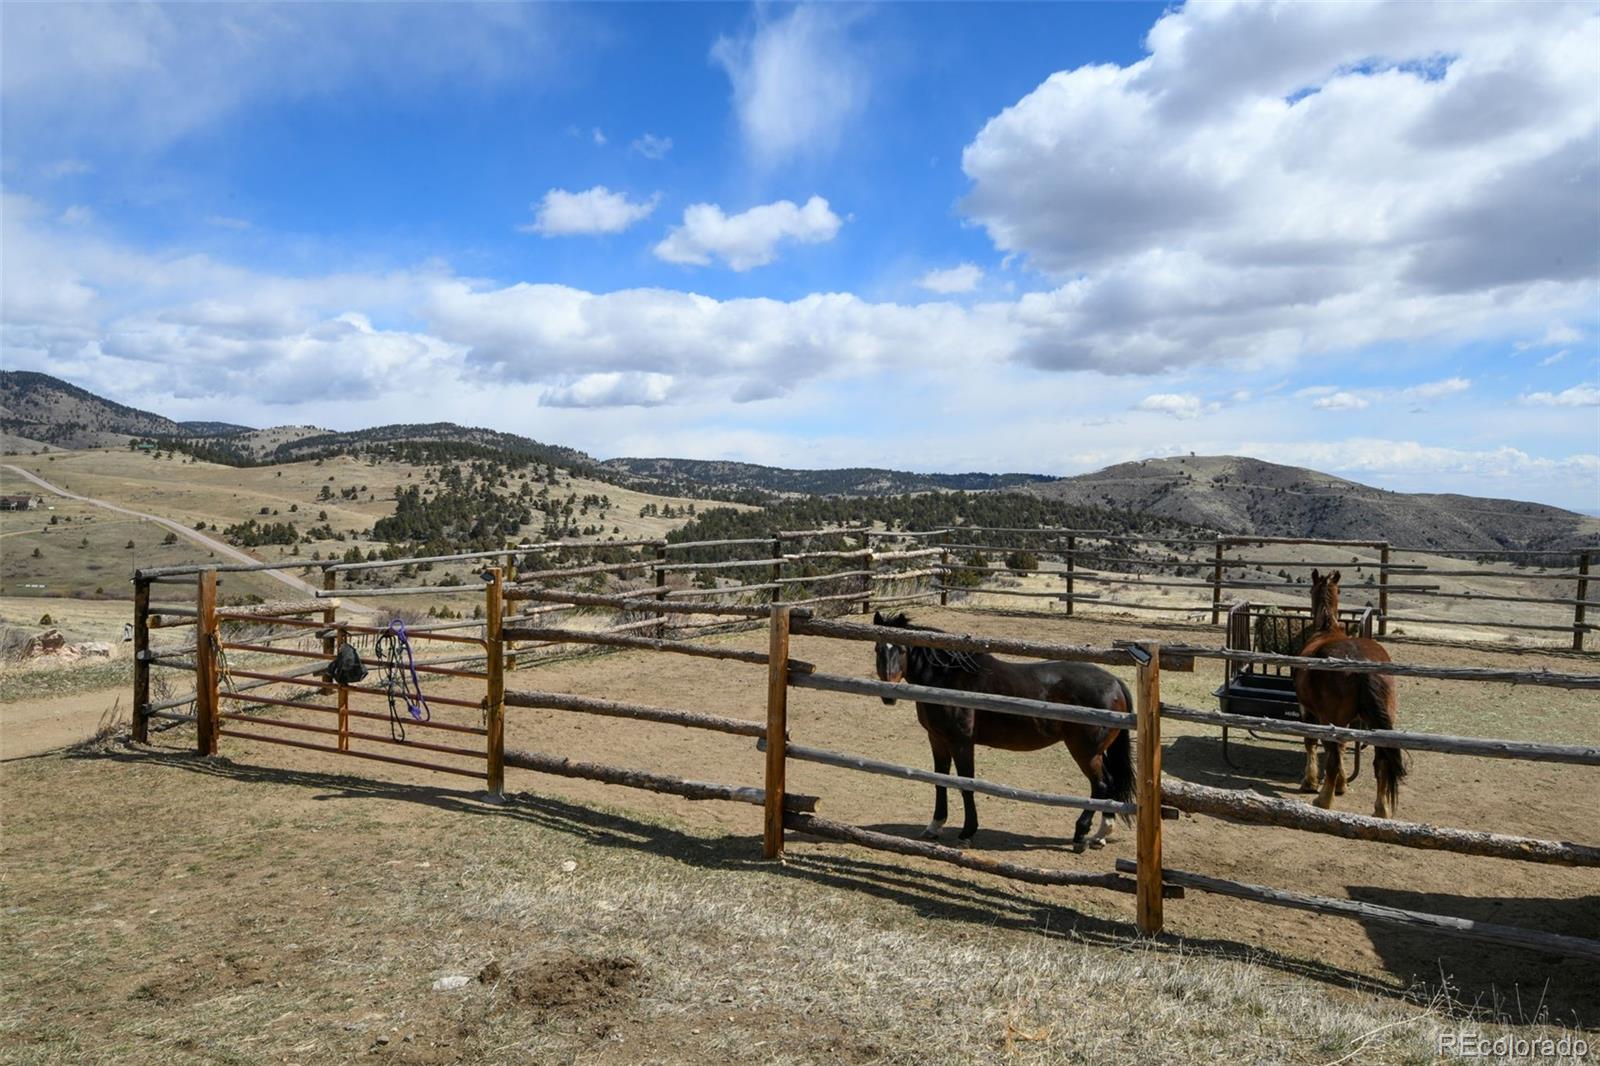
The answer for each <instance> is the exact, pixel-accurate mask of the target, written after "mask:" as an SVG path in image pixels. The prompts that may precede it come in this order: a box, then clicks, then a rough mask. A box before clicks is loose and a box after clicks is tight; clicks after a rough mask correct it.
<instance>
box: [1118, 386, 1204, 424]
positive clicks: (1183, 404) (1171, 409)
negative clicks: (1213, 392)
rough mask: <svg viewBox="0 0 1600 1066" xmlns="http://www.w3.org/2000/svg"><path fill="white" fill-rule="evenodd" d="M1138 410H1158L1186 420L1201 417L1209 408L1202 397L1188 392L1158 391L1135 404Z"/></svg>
mask: <svg viewBox="0 0 1600 1066" xmlns="http://www.w3.org/2000/svg"><path fill="white" fill-rule="evenodd" d="M1133 406H1134V409H1135V410H1138V411H1158V412H1160V413H1161V414H1164V415H1171V416H1172V417H1173V418H1181V419H1184V420H1189V419H1194V418H1199V417H1200V416H1201V414H1203V413H1205V411H1206V410H1207V408H1206V404H1205V402H1204V401H1203V400H1201V399H1200V397H1198V396H1196V395H1194V394H1193V393H1187V392H1183V393H1180V392H1158V393H1156V394H1154V395H1153V396H1146V397H1145V398H1144V399H1142V400H1140V401H1139V402H1138V403H1136V404H1134V405H1133Z"/></svg>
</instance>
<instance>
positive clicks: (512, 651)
mask: <svg viewBox="0 0 1600 1066" xmlns="http://www.w3.org/2000/svg"><path fill="white" fill-rule="evenodd" d="M516 580H517V554H516V552H506V564H505V573H504V576H503V578H502V581H501V588H502V589H503V588H504V587H505V585H507V584H513V583H515V582H516ZM511 610H512V607H511V604H509V603H508V604H506V605H505V609H504V610H503V611H502V612H501V615H500V619H501V622H500V624H501V625H504V624H505V619H506V618H507V617H509V616H510V614H511ZM483 631H484V634H485V635H487V634H488V632H489V627H488V625H487V624H485V625H484V630H483ZM504 644H505V649H506V658H505V663H506V669H507V670H515V669H516V668H517V652H516V645H515V643H514V642H513V641H509V640H507V641H504Z"/></svg>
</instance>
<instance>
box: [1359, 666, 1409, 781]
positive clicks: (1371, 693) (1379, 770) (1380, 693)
mask: <svg viewBox="0 0 1600 1066" xmlns="http://www.w3.org/2000/svg"><path fill="white" fill-rule="evenodd" d="M1356 721H1357V722H1358V723H1359V724H1361V725H1364V726H1366V727H1367V728H1368V729H1393V728H1394V726H1395V716H1394V678H1392V677H1387V676H1385V675H1383V674H1365V675H1363V676H1362V677H1361V678H1360V679H1359V680H1358V682H1357V685H1356ZM1372 762H1373V769H1374V771H1375V773H1374V776H1375V777H1377V779H1378V789H1379V791H1380V792H1381V793H1382V794H1383V795H1382V798H1383V800H1384V801H1385V803H1384V806H1385V807H1386V808H1387V809H1389V810H1393V809H1394V808H1395V807H1396V805H1397V804H1398V801H1399V798H1400V779H1401V778H1403V777H1405V776H1406V760H1405V752H1404V751H1403V750H1402V749H1400V748H1388V747H1382V746H1379V745H1377V744H1374V745H1373V747H1372Z"/></svg>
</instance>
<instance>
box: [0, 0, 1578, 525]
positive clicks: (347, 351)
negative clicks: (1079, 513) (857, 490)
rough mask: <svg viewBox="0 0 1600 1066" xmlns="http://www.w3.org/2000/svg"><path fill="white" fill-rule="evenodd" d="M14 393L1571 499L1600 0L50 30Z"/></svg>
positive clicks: (228, 11)
mask: <svg viewBox="0 0 1600 1066" xmlns="http://www.w3.org/2000/svg"><path fill="white" fill-rule="evenodd" d="M0 19H3V30H4V35H3V44H0V47H3V55H0V59H3V60H4V63H3V71H0V77H3V79H4V80H3V84H0V89H3V98H0V134H3V142H4V143H3V146H0V166H3V170H0V182H3V195H4V201H3V208H0V210H3V215H0V222H3V223H4V232H3V239H4V248H3V251H4V274H3V277H0V296H3V298H4V305H3V328H0V354H3V359H4V364H5V366H6V367H7V368H8V369H38V370H45V371H49V372H52V373H56V374H59V375H61V376H63V377H66V378H68V379H70V380H73V381H75V382H78V383H80V384H83V385H85V386H86V387H89V388H92V389H95V390H96V391H99V392H101V393H103V394H106V395H109V396H111V397H113V398H115V399H118V400H120V401H123V402H127V403H133V404H138V405H141V406H145V407H149V408H152V409H155V410H159V411H162V412H164V413H168V414H171V415H173V416H175V417H180V418H207V419H210V418H220V419H229V420H234V421H241V422H246V423H250V424H257V425H266V424H281V423H314V424H318V425H324V426H329V427H333V428H351V427H356V426H361V425H369V424H374V423H378V422H390V421H417V420H432V419H452V420H455V421H460V422H465V423H471V424H482V425H489V426H493V427H495V428H499V429H506V430H511V431H515V432H521V433H526V434H528V435H530V436H534V437H537V438H539V439H543V440H548V441H553V442H559V443H565V444H571V445H574V446H577V447H581V448H584V449H586V450H588V451H590V452H592V453H594V454H596V455H600V456H612V455H624V454H633V455H641V454H651V455H657V454H670V455H682V456H693V457H727V458H735V459H745V460H751V461H756V462H768V463H776V464H781V465H793V466H819V465H889V466H898V467H909V468H914V469H943V470H952V469H990V470H996V469H1005V470H1030V471H1041V472H1047V473H1075V472H1080V471H1085V470H1091V469H1095V468H1098V467H1099V466H1102V465H1105V464H1107V463H1111V462H1117V461H1121V460H1125V459H1130V458H1137V457H1142V456H1147V455H1162V454H1173V453H1186V452H1189V451H1195V452H1200V453H1216V452H1227V453H1235V454H1251V455H1256V456H1259V457H1260V458H1264V459H1269V460H1276V461H1284V462H1292V463H1299V464H1303V465H1308V466H1313V467H1317V468H1319V469H1324V470H1329V471H1331V472H1334V473H1340V474H1344V475H1346V476H1350V477H1354V478H1356V479H1358V480H1362V481H1367V482H1369V483H1373V484H1378V485H1382V486H1384V487H1388V488H1396V489H1405V490H1445V491H1458V492H1468V493H1476V494H1483V495H1502V496H1511V497H1515V498H1524V499H1537V500H1544V501H1548V502H1553V503H1559V504H1563V505H1567V506H1573V507H1580V508H1585V509H1600V384H1597V378H1600V363H1597V353H1600V343H1597V340H1596V338H1597V335H1600V299H1597V291H1600V290H1597V288H1596V281H1597V279H1600V136H1597V135H1600V94H1596V93H1595V92H1594V86H1595V84H1596V83H1597V78H1600V8H1597V7H1596V6H1595V5H1593V4H1573V5H1563V4H1522V5H1514V6H1495V5H1488V4H1485V5H1472V6H1471V7H1463V6H1461V5H1440V6H1432V5H1428V4H1422V3H1408V4H1383V3H1371V4H1319V5H1311V4H1299V5H1287V6H1281V7H1280V6H1273V5H1260V4H1208V5H1205V6H1203V7H1201V6H1189V7H1163V6H1160V5H1139V4H1107V5H1096V4H1072V5H1065V4H1063V5H1044V4H1029V5H1003V4H984V5H967V4H941V5H913V4H897V5H884V6H859V7H857V6H842V5H827V6H815V7H809V6H801V7H794V6H779V5H767V6H759V7H745V6H736V5H694V4H675V5H592V6H531V5H529V6H519V5H509V4H501V5H493V6H487V7H470V6H462V5H453V6H443V7H438V6H431V5H422V4H407V5H385V4H367V5H336V6H321V5H315V4H295V5H277V6H251V5H184V6H173V7H163V6H147V5H131V4H127V5H116V6H110V7H94V6H90V5H70V6H69V5H31V4H7V5H5V6H4V7H3V8H0Z"/></svg>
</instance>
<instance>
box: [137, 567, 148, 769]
mask: <svg viewBox="0 0 1600 1066" xmlns="http://www.w3.org/2000/svg"><path fill="white" fill-rule="evenodd" d="M149 706H150V582H149V581H148V580H146V579H145V578H142V577H140V576H139V575H138V574H137V573H135V574H134V575H133V740H134V743H136V744H148V743H150V719H149V718H148V717H146V715H147V713H148V712H147V711H146V710H145V708H147V707H149Z"/></svg>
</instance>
